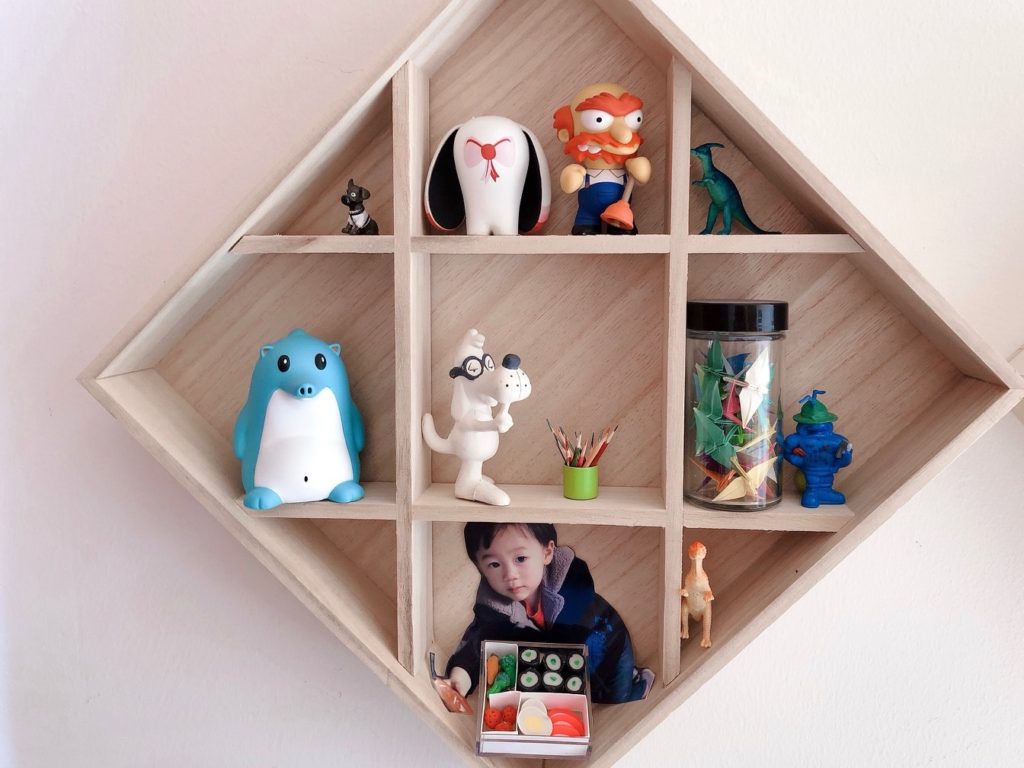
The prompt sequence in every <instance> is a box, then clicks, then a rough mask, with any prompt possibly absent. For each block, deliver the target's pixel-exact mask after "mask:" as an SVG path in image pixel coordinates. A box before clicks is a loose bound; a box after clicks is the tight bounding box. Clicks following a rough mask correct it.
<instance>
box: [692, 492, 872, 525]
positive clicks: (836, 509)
mask: <svg viewBox="0 0 1024 768" xmlns="http://www.w3.org/2000/svg"><path fill="white" fill-rule="evenodd" d="M856 517H857V515H856V513H855V512H854V511H853V510H852V509H850V508H849V507H848V506H846V505H845V504H843V505H836V506H832V505H825V506H821V507H819V508H818V509H806V508H804V507H801V506H800V502H799V501H797V500H796V498H793V497H790V498H786V499H784V500H783V501H782V503H781V504H779V506H777V507H773V508H771V509H764V510H759V511H756V512H732V511H727V510H720V509H705V508H704V507H698V506H696V505H694V504H685V505H684V507H683V527H684V528H713V529H718V530H733V531H802V532H817V533H835V532H837V531H841V530H842V529H843V528H845V527H846V526H847V525H849V524H850V523H851V522H853V520H855V519H856Z"/></svg>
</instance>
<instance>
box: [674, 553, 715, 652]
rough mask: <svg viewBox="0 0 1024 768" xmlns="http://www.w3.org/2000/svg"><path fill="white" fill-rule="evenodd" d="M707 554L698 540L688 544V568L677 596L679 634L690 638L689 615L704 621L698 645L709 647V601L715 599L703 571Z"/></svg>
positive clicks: (696, 619) (684, 637) (687, 638)
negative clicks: (679, 603) (680, 608)
mask: <svg viewBox="0 0 1024 768" xmlns="http://www.w3.org/2000/svg"><path fill="white" fill-rule="evenodd" d="M707 556H708V548H707V547H705V546H704V545H703V544H701V543H700V542H699V541H695V542H693V544H691V545H690V560H692V561H693V562H692V564H691V565H690V570H689V572H688V573H687V574H686V578H685V579H684V580H683V588H682V589H680V590H679V596H680V597H682V598H683V615H682V620H683V621H682V624H683V631H682V632H680V633H679V636H680V637H681V638H682V639H683V640H689V639H690V617H691V616H692V617H693V619H694V620H695V621H700V620H702V619H703V621H704V631H703V633H702V634H701V639H700V647H701V648H710V647H711V601H712V600H714V599H715V596H714V594H713V593H712V592H711V583H710V582H709V581H708V575H707V574H706V573H705V572H704V558H705V557H707Z"/></svg>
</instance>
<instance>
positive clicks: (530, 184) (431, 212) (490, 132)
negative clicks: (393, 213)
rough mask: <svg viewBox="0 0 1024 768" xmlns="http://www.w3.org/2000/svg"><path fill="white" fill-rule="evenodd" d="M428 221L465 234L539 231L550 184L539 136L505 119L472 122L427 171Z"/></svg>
mask: <svg viewBox="0 0 1024 768" xmlns="http://www.w3.org/2000/svg"><path fill="white" fill-rule="evenodd" d="M424 205H425V206H426V211H427V217H428V218H429V219H430V222H431V223H432V224H433V225H434V226H435V227H437V228H438V229H443V230H453V229H457V228H458V227H459V225H460V224H462V222H463V220H465V222H466V234H467V235H514V234H517V233H522V234H529V233H531V232H537V231H539V230H540V228H541V227H542V226H543V225H544V222H546V221H547V219H548V212H549V210H550V207H551V181H550V174H549V173H548V161H547V158H546V157H544V149H543V147H541V144H540V142H539V141H538V140H537V137H536V136H534V134H533V133H532V132H531V131H530V130H529V129H528V128H525V127H523V126H522V125H520V124H519V123H517V122H515V121H513V120H509V119H508V118H506V117H495V116H488V117H474V118H473V119H472V120H470V121H468V122H466V123H464V124H462V125H459V126H456V127H455V128H453V129H452V130H451V131H449V132H448V135H447V136H446V137H445V138H444V140H443V141H442V142H441V144H440V146H439V147H438V148H437V151H436V152H435V153H434V159H433V160H432V161H431V163H430V170H429V171H428V172H427V184H426V190H425V194H424Z"/></svg>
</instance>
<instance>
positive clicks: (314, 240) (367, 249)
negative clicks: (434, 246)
mask: <svg viewBox="0 0 1024 768" xmlns="http://www.w3.org/2000/svg"><path fill="white" fill-rule="evenodd" d="M394 250H395V238H394V236H393V235H378V236H370V235H358V236H357V235H246V236H245V237H243V238H242V239H241V240H239V241H238V242H237V243H235V244H234V245H233V246H232V248H231V252H232V253H234V254H238V255H247V254H252V255H259V254H274V253H278V254H284V253H392V252H394Z"/></svg>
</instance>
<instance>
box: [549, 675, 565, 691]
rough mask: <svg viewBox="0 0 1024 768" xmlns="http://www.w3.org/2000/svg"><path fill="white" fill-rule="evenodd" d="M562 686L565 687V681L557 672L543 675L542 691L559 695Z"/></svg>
mask: <svg viewBox="0 0 1024 768" xmlns="http://www.w3.org/2000/svg"><path fill="white" fill-rule="evenodd" d="M563 685H565V681H564V679H563V678H562V675H561V674H559V673H558V672H545V673H544V690H545V691H547V692H548V693H559V692H560V691H561V690H562V686H563Z"/></svg>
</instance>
